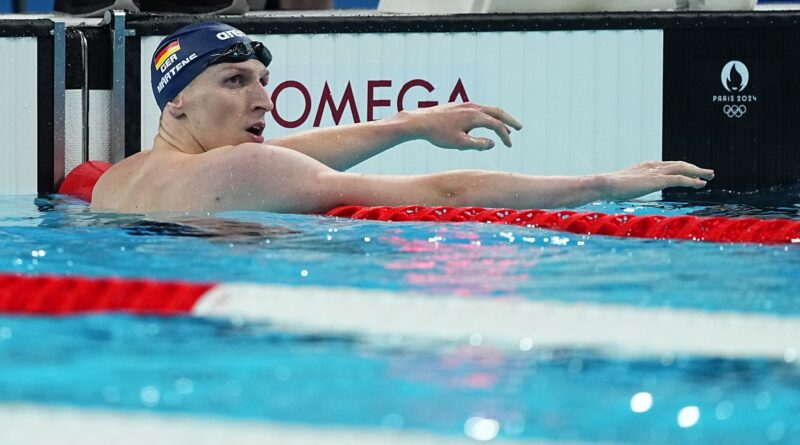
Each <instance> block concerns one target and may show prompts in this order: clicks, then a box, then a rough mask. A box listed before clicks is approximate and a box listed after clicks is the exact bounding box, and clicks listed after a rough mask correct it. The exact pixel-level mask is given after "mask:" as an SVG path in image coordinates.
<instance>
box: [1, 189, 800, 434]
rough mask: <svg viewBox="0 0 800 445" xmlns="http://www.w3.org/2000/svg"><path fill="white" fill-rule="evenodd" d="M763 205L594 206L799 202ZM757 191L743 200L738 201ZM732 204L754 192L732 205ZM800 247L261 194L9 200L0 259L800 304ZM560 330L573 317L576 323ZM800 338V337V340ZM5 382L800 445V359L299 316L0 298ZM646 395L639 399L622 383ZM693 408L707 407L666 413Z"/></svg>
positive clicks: (447, 429)
mask: <svg viewBox="0 0 800 445" xmlns="http://www.w3.org/2000/svg"><path fill="white" fill-rule="evenodd" d="M784 198H785V199H784V201H783V202H781V203H780V205H774V206H766V205H764V204H763V203H762V202H757V200H756V201H753V200H754V199H755V198H753V197H738V198H737V199H738V201H739V202H740V203H732V202H727V203H725V202H717V203H696V204H693V205H686V204H677V203H666V202H655V203H641V202H636V203H621V204H608V203H601V204H592V205H589V206H587V207H586V208H585V209H591V210H597V211H606V212H627V213H632V214H645V213H648V214H652V213H658V214H686V213H692V214H725V215H737V214H747V215H754V214H755V215H760V216H771V217H784V218H794V219H798V214H797V211H798V206H796V205H795V204H797V203H800V199H797V196H795V195H794V194H792V193H790V194H788V195H785V196H784ZM748 200H750V201H753V202H748ZM741 202H746V204H742V203H741ZM799 271H800V246H797V245H791V246H758V245H733V244H724V245H720V244H703V243H695V242H669V241H653V240H631V239H616V238H608V237H591V236H577V235H571V234H566V235H565V234H560V233H556V232H551V231H543V230H538V229H529V228H521V227H509V226H493V225H480V224H458V225H457V224H436V223H376V222H359V221H350V220H336V219H331V218H323V217H315V216H297V215H276V214H268V213H261V212H229V213H224V214H219V215H161V216H160V217H159V218H158V219H155V218H147V219H144V218H142V217H137V216H124V215H112V214H93V213H91V212H89V211H88V210H87V209H86V207H85V206H84V205H82V204H79V203H74V202H69V201H64V200H62V199H60V198H58V197H51V198H48V199H37V200H35V199H34V197H32V196H31V197H0V272H12V273H26V274H44V273H47V274H60V275H92V276H107V275H118V276H126V277H155V278H160V279H181V280H189V281H198V282H207V281H211V282H217V281H247V282H260V283H271V284H275V283H280V284H289V285H294V286H305V285H314V286H328V287H341V286H350V287H359V288H372V289H391V290H401V291H402V290H413V291H417V292H423V293H428V294H430V295H431V296H432V297H431V298H435V295H437V294H448V293H449V294H453V293H455V294H458V295H462V296H464V298H470V297H476V296H491V297H497V298H502V297H504V296H511V295H513V296H518V297H523V298H527V299H532V300H561V301H570V302H574V301H589V302H594V303H624V304H628V305H633V306H648V307H684V308H695V309H701V310H705V311H720V310H726V311H740V312H759V313H770V314H777V315H787V316H788V315H797V314H799V313H800V292H798V291H797V286H796V282H797V278H798V272H799ZM565 329H569V327H565ZM798 349H800V345H798ZM0 369H2V372H0V400H2V401H24V402H32V403H45V404H50V403H58V404H71V405H76V406H90V407H100V408H107V409H118V410H132V409H134V410H151V411H157V412H161V411H169V412H178V413H185V414H192V415H199V416H212V417H227V418H245V419H255V420H264V421H280V422H290V423H296V424H301V425H312V426H313V425H338V426H356V427H370V428H386V429H408V430H414V431H424V432H432V433H439V434H445V435H450V436H463V435H464V427H465V423H466V422H467V420H468V419H470V418H472V417H484V418H490V419H495V420H496V421H497V422H498V423H499V425H500V431H499V437H508V438H522V439H550V440H581V441H586V442H590V443H591V442H601V441H618V442H623V443H659V444H660V443H698V444H701V443H702V444H705V443H725V444H737V443H741V444H752V443H787V444H788V443H797V442H800V368H798V366H797V360H790V359H787V360H772V361H767V360H727V359H720V358H716V357H698V356H677V357H676V356H672V355H667V356H663V357H656V358H652V357H649V358H635V357H633V358H627V359H626V358H620V357H609V356H605V355H604V354H603V353H601V352H598V351H585V350H541V349H534V350H531V351H519V352H513V351H508V350H497V349H493V348H491V347H489V346H470V345H468V344H464V345H459V344H413V343H408V342H403V341H402V340H400V339H396V340H395V341H391V342H388V343H380V342H375V341H373V340H368V339H364V338H359V337H358V336H352V337H331V336H323V335H310V334H309V335H303V336H300V335H296V334H288V333H286V332H281V331H279V330H276V329H274V328H273V327H271V326H269V325H264V324H252V323H245V324H241V323H240V322H238V321H235V320H234V321H224V320H204V319H193V318H167V319H164V318H157V317H133V316H125V315H92V316H80V317H66V318H46V317H0ZM639 392H647V393H650V394H652V397H653V400H654V402H653V406H652V408H651V409H650V410H649V411H647V412H646V413H634V412H633V411H632V410H631V405H630V403H631V398H632V396H633V395H634V394H636V393H639ZM687 406H696V407H698V408H699V411H700V420H699V421H698V422H697V423H696V424H694V425H693V426H691V427H689V428H681V427H680V426H679V425H678V423H677V421H676V416H677V414H678V412H679V411H680V410H681V409H682V408H684V407H687Z"/></svg>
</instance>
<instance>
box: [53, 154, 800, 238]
mask: <svg viewBox="0 0 800 445" xmlns="http://www.w3.org/2000/svg"><path fill="white" fill-rule="evenodd" d="M110 167H111V164H110V163H108V162H102V161H91V162H85V163H83V164H81V165H79V166H78V167H76V168H75V170H73V171H72V172H70V174H69V175H67V177H66V179H65V180H64V182H63V184H62V185H61V187H60V188H59V193H62V194H65V195H70V196H74V197H77V198H80V199H83V200H85V201H91V199H92V190H93V188H94V185H95V184H96V183H97V181H98V179H100V176H101V175H102V174H103V173H104V172H105V171H106V170H108V169H109V168H110ZM326 215H328V216H335V217H340V218H355V219H368V220H376V221H438V222H483V223H492V224H512V225H518V226H527V227H541V228H544V229H552V230H560V231H565V232H571V233H577V234H585V235H610V236H624V237H632V238H653V239H679V240H694V241H711V242H736V243H764V244H791V243H800V221H793V220H788V219H758V218H723V217H697V216H689V215H683V216H661V215H645V216H637V215H609V214H605V213H597V212H575V211H572V210H560V211H545V210H511V209H484V208H479V207H465V208H455V207H423V206H402V207H359V206H344V207H338V208H335V209H333V210H330V211H329V212H327V213H326Z"/></svg>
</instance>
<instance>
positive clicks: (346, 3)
mask: <svg viewBox="0 0 800 445" xmlns="http://www.w3.org/2000/svg"><path fill="white" fill-rule="evenodd" d="M334 7H336V8H360V9H369V8H377V7H378V0H335V1H334Z"/></svg>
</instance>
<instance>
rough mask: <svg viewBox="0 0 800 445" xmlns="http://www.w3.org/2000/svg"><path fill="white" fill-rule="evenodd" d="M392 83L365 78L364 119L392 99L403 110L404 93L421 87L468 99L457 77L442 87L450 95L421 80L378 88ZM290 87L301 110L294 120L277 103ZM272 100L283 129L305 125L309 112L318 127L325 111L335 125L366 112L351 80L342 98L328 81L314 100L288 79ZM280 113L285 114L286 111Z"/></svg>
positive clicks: (449, 98)
mask: <svg viewBox="0 0 800 445" xmlns="http://www.w3.org/2000/svg"><path fill="white" fill-rule="evenodd" d="M392 86H393V82H392V81H391V80H388V79H378V80H368V81H367V91H366V93H367V94H366V96H367V97H366V99H367V100H366V103H365V104H364V105H366V117H367V121H372V120H374V119H375V118H376V116H375V115H376V113H375V111H376V110H377V109H378V108H388V107H392V106H393V102H394V107H396V109H397V111H403V110H404V109H405V107H406V106H408V105H412V104H409V103H406V101H407V99H406V96H408V95H412V90H414V89H422V90H424V91H426V92H427V93H429V94H431V95H439V96H440V97H441V99H445V98H446V99H447V102H456V101H461V102H469V97H468V96H467V90H466V88H465V87H464V82H462V81H461V79H458V80H457V81H456V82H455V85H454V86H453V87H452V89H446V90H444V91H445V92H449V94H448V95H446V96H445V95H442V94H441V90H438V91H437V89H436V87H435V86H434V85H433V84H431V83H430V82H428V81H427V80H424V79H411V80H409V81H407V82H405V83H404V84H402V85H400V86H399V90H397V91H396V92H391V90H389V91H386V92H383V91H379V90H385V89H389V88H392ZM290 90H294V94H298V93H299V95H300V96H301V100H300V101H299V106H300V110H302V112H301V113H300V115H299V116H298V117H297V118H295V119H292V118H289V117H288V116H286V115H285V114H282V112H281V110H280V107H279V106H278V105H277V104H279V103H281V102H280V101H279V100H278V99H279V97H280V95H281V94H282V93H283V92H284V91H290ZM387 93H388V95H387ZM290 94H291V93H290ZM413 95H416V96H419V92H418V91H417V92H416V93H415V94H413ZM393 99H394V100H393ZM272 102H273V103H275V104H276V106H275V107H274V108H273V109H272V118H273V119H275V122H276V123H277V124H278V125H280V126H281V127H283V128H297V127H300V126H301V125H304V124H305V123H306V122H307V121H308V120H309V118H310V117H311V116H312V114H311V113H312V112H314V115H313V121H311V124H312V125H313V126H314V127H319V126H320V125H321V124H322V119H323V117H324V116H325V115H326V114H329V115H330V116H331V118H332V119H333V122H334V124H336V125H339V123H340V122H341V121H342V118H343V117H344V116H345V115H349V117H350V118H351V119H352V121H353V123H359V122H361V121H362V116H364V114H365V113H363V111H364V109H363V108H361V109H359V107H363V106H364V105H360V104H359V102H358V101H357V100H356V93H355V91H354V88H353V85H352V83H351V82H347V86H346V87H345V89H344V91H343V93H342V95H341V97H335V95H334V93H333V90H332V88H331V86H330V85H329V84H328V82H325V84H324V85H323V87H322V93H321V94H320V96H319V98H318V99H317V100H314V99H312V96H311V91H310V90H309V88H308V87H307V86H306V85H304V84H302V83H300V82H298V81H296V80H287V81H285V82H281V83H279V84H278V85H277V86H276V87H275V89H274V90H273V91H272ZM438 104H439V101H438V100H419V99H418V100H417V101H416V104H415V105H416V107H418V108H426V107H433V106H436V105H438ZM283 113H285V111H284V112H283Z"/></svg>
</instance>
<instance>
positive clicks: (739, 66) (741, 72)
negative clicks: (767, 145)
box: [711, 60, 758, 119]
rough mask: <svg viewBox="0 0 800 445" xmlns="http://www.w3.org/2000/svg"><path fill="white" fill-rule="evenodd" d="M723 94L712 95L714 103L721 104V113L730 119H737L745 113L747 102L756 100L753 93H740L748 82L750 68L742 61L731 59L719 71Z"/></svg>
mask: <svg viewBox="0 0 800 445" xmlns="http://www.w3.org/2000/svg"><path fill="white" fill-rule="evenodd" d="M720 80H721V81H722V88H724V89H725V91H726V93H725V94H720V95H714V96H712V99H711V100H712V101H713V102H714V103H720V104H722V113H723V114H725V115H726V116H728V118H730V119H739V118H742V117H744V116H745V115H746V114H747V104H748V103H751V102H757V101H758V98H757V97H756V96H755V95H753V94H742V93H743V92H744V90H745V89H746V88H747V86H748V85H749V84H750V70H749V69H748V68H747V65H745V64H744V63H743V62H740V61H738V60H731V61H730V62H728V63H726V64H725V66H723V67H722V72H721V73H720Z"/></svg>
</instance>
